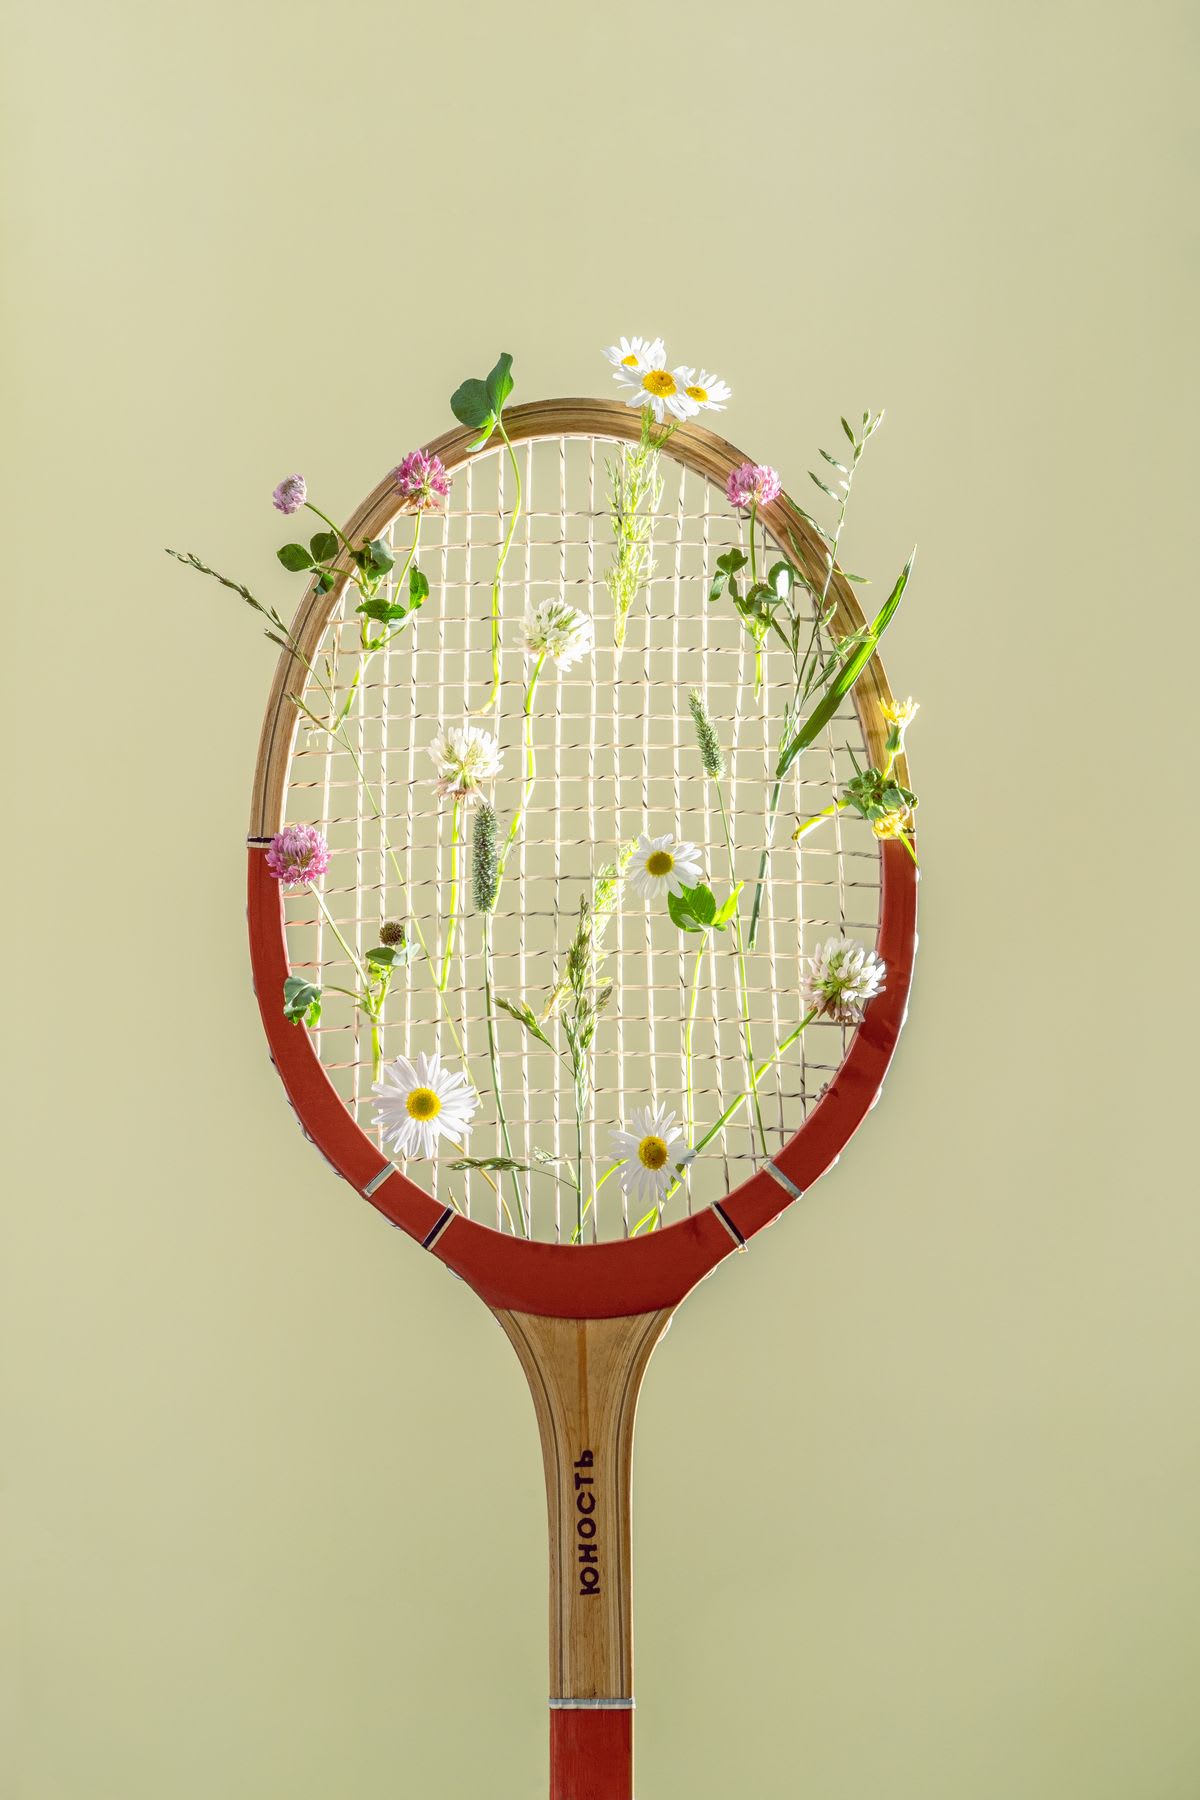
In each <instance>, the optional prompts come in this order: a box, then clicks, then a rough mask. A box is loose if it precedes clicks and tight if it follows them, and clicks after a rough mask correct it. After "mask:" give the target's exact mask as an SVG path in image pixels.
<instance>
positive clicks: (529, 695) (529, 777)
mask: <svg viewBox="0 0 1200 1800" xmlns="http://www.w3.org/2000/svg"><path fill="white" fill-rule="evenodd" d="M545 661H546V652H545V651H544V650H543V651H542V653H541V655H540V656H539V657H538V659H537V661H536V663H535V664H534V665H533V674H532V675H531V676H530V678H529V686H528V687H527V688H526V689H525V726H524V731H525V785H524V787H523V788H522V790H521V803H520V805H519V806H518V807H517V810H516V812H515V813H514V814H513V818H512V824H511V825H510V826H509V828H508V837H507V838H506V840H505V844H504V849H503V851H502V852H501V856H500V863H499V867H498V868H497V870H496V893H497V894H499V892H500V886H501V883H502V882H503V880H504V870H505V867H506V866H507V863H508V857H509V852H510V851H511V850H512V848H513V846H514V844H515V843H516V841H517V839H518V838H519V837H520V835H521V831H522V828H523V826H524V824H525V813H526V811H527V809H528V806H529V802H530V799H531V798H532V795H533V790H534V785H535V783H536V781H537V763H536V759H535V757H534V750H533V696H534V694H535V693H536V692H537V684H538V676H539V675H540V674H541V672H542V667H543V665H544V663H545Z"/></svg>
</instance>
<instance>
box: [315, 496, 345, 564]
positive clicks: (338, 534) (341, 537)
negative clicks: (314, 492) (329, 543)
mask: <svg viewBox="0 0 1200 1800" xmlns="http://www.w3.org/2000/svg"><path fill="white" fill-rule="evenodd" d="M304 504H305V506H306V507H307V508H308V510H309V512H310V513H316V515H317V517H318V519H323V520H324V522H325V524H326V525H328V527H329V529H330V531H332V533H333V535H334V537H335V538H336V539H337V540H338V543H339V544H340V545H341V546H342V549H343V550H345V551H347V552H348V553H352V546H351V543H350V539H349V538H348V537H347V536H346V534H345V532H344V531H343V530H342V528H341V526H340V525H335V524H334V522H333V520H332V519H331V518H330V517H329V515H328V514H327V513H323V512H322V511H321V509H320V507H319V506H314V505H313V503H312V501H311V500H306V501H305V502H304Z"/></svg>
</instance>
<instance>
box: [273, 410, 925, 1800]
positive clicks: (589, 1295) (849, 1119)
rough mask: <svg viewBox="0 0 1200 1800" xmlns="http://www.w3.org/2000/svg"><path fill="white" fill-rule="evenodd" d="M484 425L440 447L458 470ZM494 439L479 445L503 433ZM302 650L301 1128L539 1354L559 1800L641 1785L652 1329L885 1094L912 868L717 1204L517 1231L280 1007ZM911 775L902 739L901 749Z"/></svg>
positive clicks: (798, 526) (604, 426) (381, 522)
mask: <svg viewBox="0 0 1200 1800" xmlns="http://www.w3.org/2000/svg"><path fill="white" fill-rule="evenodd" d="M505 425H506V427H507V430H508V433H509V436H510V438H511V439H512V441H513V442H514V443H524V442H528V441H530V440H536V439H539V438H547V437H552V438H557V437H561V436H564V435H565V436H585V437H600V438H608V439H618V440H619V439H624V440H629V441H635V440H636V439H638V438H639V436H640V433H641V418H640V414H639V413H637V412H636V411H634V410H633V409H631V408H629V407H626V406H623V405H621V404H620V403H619V402H614V401H604V400H552V401H544V402H538V403H535V404H532V405H528V406H521V407H515V408H513V409H512V411H511V412H506V414H505ZM475 435H476V434H475V433H473V432H470V431H466V430H462V429H457V430H454V431H451V432H447V433H446V434H445V435H444V436H443V437H441V438H439V439H438V440H437V441H436V442H434V443H432V444H431V445H429V446H428V448H429V452H430V453H431V454H436V455H438V456H440V457H441V459H442V461H443V463H444V464H445V466H446V468H447V469H449V470H451V471H452V470H454V469H455V468H457V467H460V466H461V465H462V464H464V463H465V462H467V461H469V460H470V456H471V451H470V444H471V442H472V441H473V438H474V437H475ZM493 453H494V446H493V447H492V448H490V449H488V450H485V451H484V452H482V454H485V455H486V454H493ZM668 453H669V454H670V455H671V456H672V457H674V458H675V459H677V460H678V461H679V462H682V463H683V464H684V465H685V466H686V467H687V468H689V469H691V470H693V471H694V472H695V473H697V474H700V475H703V476H706V477H707V478H708V479H709V480H711V481H713V482H714V483H716V484H718V485H720V486H723V485H724V483H725V480H726V478H727V477H728V475H729V473H730V471H731V470H732V469H734V468H736V467H737V466H738V465H739V464H740V463H742V462H744V461H746V460H747V459H746V458H745V457H744V456H743V455H742V453H741V452H740V451H738V450H736V449H735V448H734V447H733V445H731V444H729V443H726V442H725V440H724V439H722V438H719V437H717V436H716V435H715V434H714V433H712V432H710V431H706V430H704V429H703V428H702V427H700V426H697V425H686V426H683V427H681V428H680V429H679V430H678V431H676V432H675V433H674V434H673V436H672V438H671V440H670V446H669V452H668ZM401 510H402V508H401V507H400V505H399V499H398V495H397V492H396V489H395V486H394V484H393V483H392V481H391V479H390V477H389V478H387V479H385V480H384V481H382V482H380V484H379V486H378V487H377V488H376V489H375V491H374V493H372V494H371V495H370V496H369V498H368V499H367V500H366V501H365V502H364V504H363V505H362V506H361V507H360V508H359V509H358V511H357V512H356V513H355V514H354V515H353V517H352V518H351V519H350V520H349V521H348V523H347V525H346V527H345V531H346V536H347V537H348V538H349V539H350V540H351V542H359V541H361V540H362V539H363V538H366V537H372V538H373V537H378V536H380V535H381V534H382V533H383V532H384V531H386V529H387V527H388V526H389V525H390V524H391V523H392V521H393V519H394V518H395V517H396V516H397V514H398V513H399V512H400V511H401ZM761 516H762V521H763V524H764V525H765V527H766V529H767V530H768V531H769V532H770V533H771V534H772V536H773V537H774V538H775V540H776V541H777V542H779V543H788V542H789V541H794V542H795V543H796V544H797V545H798V546H799V547H800V549H801V552H802V555H803V559H804V561H805V562H806V564H807V567H808V571H809V572H810V573H811V574H812V575H813V576H814V578H815V579H817V580H818V581H819V580H820V578H821V576H822V574H823V568H824V564H823V547H822V545H821V542H820V540H819V539H818V537H817V535H816V533H815V532H814V531H813V529H812V527H811V526H810V525H808V524H807V523H806V521H805V520H804V519H803V518H802V517H801V516H800V514H799V513H798V512H797V511H796V509H795V507H794V506H793V505H792V503H791V502H790V501H789V500H788V498H787V496H786V495H781V496H780V498H779V499H778V500H777V501H776V502H774V503H773V504H772V505H771V506H768V507H765V508H764V509H763V512H762V515H761ZM345 582H346V575H345V574H343V576H342V579H341V580H340V581H339V582H338V584H337V586H335V588H334V589H333V590H332V591H331V592H330V593H329V594H321V593H319V592H318V591H317V590H316V589H315V587H310V588H309V591H308V593H307V594H306V596H305V598H304V600H303V602H302V603H301V606H300V609H299V612H298V614H297V617H296V619H295V621H294V624H293V632H294V635H295V637H296V638H297V639H298V641H299V643H300V646H301V648H302V650H303V651H304V653H305V655H306V656H307V657H308V658H309V659H310V660H311V659H313V658H314V657H315V654H316V651H317V648H318V646H319V644H320V642H321V639H322V637H323V635H324V632H325V628H326V625H327V624H328V622H329V619H330V617H331V616H332V614H333V612H334V611H335V609H336V607H337V605H338V604H339V602H340V599H341V595H342V592H343V590H344V587H345ZM831 594H832V596H833V598H834V600H835V603H836V611H835V614H834V625H835V628H836V630H837V631H838V632H839V633H842V634H845V633H848V632H851V631H854V630H857V629H859V628H860V627H861V625H862V623H863V618H862V614H861V612H860V610H859V608H858V604H857V601H856V600H855V597H854V593H853V590H852V588H851V587H850V585H849V584H848V583H847V582H846V581H844V580H843V579H842V578H841V576H840V575H837V574H835V576H834V580H833V583H832V587H831ZM303 685H304V670H303V669H302V668H301V667H300V665H299V664H298V663H297V662H296V660H295V659H294V658H293V657H292V656H290V655H289V654H287V653H286V652H285V653H284V654H283V655H281V657H280V660H279V664H278V666H277V668H276V672H275V679H274V684H273V686H272V690H271V696H270V700H269V703H268V707H267V713H266V717H265V720H264V723H263V730H262V737H261V740H260V746H259V755H258V764H257V768H256V771H255V780H254V794H253V802H252V807H251V818H250V832H249V837H248V862H249V867H248V921H249V929H250V948H251V961H252V965H253V970H254V982H255V991H256V993H257V995H258V1000H259V1007H260V1011H261V1014H262V1020H263V1026H264V1029H265V1031H266V1034H267V1040H268V1043H269V1044H270V1047H271V1055H272V1060H273V1061H274V1063H275V1066H276V1069H277V1070H278V1072H279V1075H280V1078H281V1080H282V1081H283V1084H284V1087H285V1089H286V1091H287V1094H288V1097H289V1099H290V1100H291V1102H292V1105H293V1106H294V1108H295V1110H296V1112H297V1114H298V1115H299V1118H300V1120H301V1123H302V1125H303V1127H304V1130H305V1132H306V1133H307V1135H308V1136H309V1137H310V1138H311V1139H312V1141H313V1142H314V1143H315V1144H316V1145H317V1147H318V1148H319V1149H320V1150H321V1151H322V1153H323V1154H324V1155H325V1157H326V1158H327V1160H328V1161H329V1162H330V1163H331V1164H332V1165H333V1167H334V1168H335V1169H336V1170H337V1172H338V1174H339V1175H341V1176H342V1177H343V1178H344V1179H345V1180H347V1181H348V1182H350V1184H351V1186H352V1187H354V1188H355V1190H356V1191H357V1192H358V1193H360V1194H361V1195H363V1196H364V1197H365V1198H367V1199H369V1200H370V1201H371V1203H372V1205H374V1206H375V1207H377V1208H378V1210H379V1211H380V1212H382V1213H383V1214H384V1216H385V1217H386V1218H388V1219H389V1220H391V1222H392V1223H393V1224H394V1225H396V1226H398V1227H399V1228H400V1229H401V1230H403V1231H405V1232H406V1233H407V1234H408V1235H409V1236H410V1237H412V1238H414V1239H416V1241H417V1242H418V1243H420V1244H422V1245H423V1246H424V1248H425V1249H427V1250H429V1251H430V1252H431V1253H432V1254H433V1255H435V1256H437V1257H438V1258H439V1259H440V1260H441V1261H442V1262H444V1263H445V1264H446V1265H447V1267H448V1268H450V1269H452V1270H453V1271H454V1272H455V1273H456V1274H457V1275H459V1276H461V1277H462V1278H463V1279H464V1280H465V1281H467V1282H468V1283H469V1284H470V1285H471V1287H473V1288H474V1290H475V1291H476V1293H477V1294H479V1296H480V1297H481V1299H483V1300H484V1301H485V1302H486V1304H487V1305H488V1306H489V1307H490V1308H491V1310H492V1312H493V1313H494V1315H495V1317H496V1318H497V1319H498V1321H499V1323H500V1325H501V1326H502V1327H503V1329H504V1331H505V1333H506V1334H507V1336H508V1338H509V1340H510V1342H511V1343H512V1344H513V1346H514V1348H515V1350H516V1352H517V1355H518V1357H519V1359H520V1362H521V1366H522V1368H523V1369H524V1371H525V1375H526V1379H527V1380H528V1383H529V1387H530V1392H531V1394H532V1396H533V1402H534V1407H535V1411H536V1414H537V1421H538V1429H539V1433H540V1436H541V1443H542V1453H543V1460H544V1465H545V1475H546V1493H547V1505H548V1513H549V1532H550V1800H633V1692H634V1690H633V1631H632V1462H633V1428H634V1415H635V1412H636V1408H637V1400H638V1394H639V1392H640V1389H641V1383H642V1379H643V1376H644V1375H645V1371H646V1367H647V1364H648V1363H649V1360H650V1357H651V1355H652V1353H653V1351H654V1347H655V1345H656V1344H657V1343H658V1342H659V1340H660V1339H661V1337H662V1335H663V1333H664V1332H665V1331H666V1329H667V1327H668V1325H669V1324H670V1321H671V1317H672V1314H673V1313H674V1311H675V1309H676V1308H677V1307H678V1306H679V1305H680V1303H681V1302H682V1301H683V1300H684V1298H685V1297H686V1296H687V1294H688V1293H690V1292H691V1290H692V1288H693V1287H694V1286H695V1285H696V1284H697V1282H699V1281H701V1280H703V1279H704V1277H705V1276H707V1275H709V1274H710V1273H711V1272H712V1271H713V1270H714V1269H715V1268H716V1267H717V1265H718V1264H719V1263H721V1262H723V1261H724V1260H725V1258H726V1257H727V1256H730V1255H732V1254H733V1253H734V1251H736V1250H739V1249H743V1248H744V1247H745V1245H746V1243H747V1241H748V1240H749V1239H750V1238H751V1237H753V1236H754V1234H755V1233H756V1232H758V1231H760V1230H762V1229H763V1228H764V1227H765V1226H767V1225H770V1224H772V1223H773V1222H774V1221H775V1220H776V1219H777V1218H778V1217H779V1215H780V1214H781V1213H782V1212H783V1211H784V1209H785V1208H786V1207H787V1206H788V1205H790V1203H791V1202H792V1200H794V1199H797V1198H799V1196H800V1195H801V1194H802V1193H803V1192H805V1191H806V1190H807V1189H808V1188H809V1187H810V1186H811V1185H812V1183H813V1182H814V1181H815V1180H817V1178H818V1177H819V1176H820V1175H822V1174H823V1173H824V1172H825V1170H826V1169H828V1168H829V1167H830V1166H831V1165H832V1164H833V1163H835V1162H836V1161H837V1159H838V1157H839V1155H840V1154H841V1151H842V1149H843V1148H844V1146H845V1144H846V1143H847V1142H848V1140H849V1138H850V1137H851V1136H852V1134H853V1132H854V1131H855V1130H856V1129H857V1127H858V1125H859V1124H860V1122H861V1120H862V1119H863V1117H864V1116H865V1114H866V1113H867V1111H868V1110H869V1109H870V1107H871V1106H873V1105H874V1103H875V1101H876V1099H877V1098H878V1095H879V1091H880V1087H881V1084H882V1082H883V1078H884V1075H885V1074H886V1072H887V1068H888V1064H889V1063H890V1061H891V1057H892V1053H893V1051H894V1049H895V1045H896V1040H897V1038H898V1036H899V1032H900V1028H901V1026H902V1024H903V1022H904V1018H905V1015H906V1011H907V1005H908V993H909V988H910V985H911V979H912V966H913V957H914V953H915V949H916V895H917V871H916V869H915V867H914V865H913V863H912V861H911V859H910V857H909V855H908V853H907V851H906V850H905V848H904V846H903V845H902V844H899V843H896V842H894V841H893V842H881V843H880V846H879V851H880V864H881V890H880V918H879V930H878V936H877V945H876V947H877V949H878V951H879V954H880V956H881V957H882V958H883V960H884V961H885V962H886V964H887V970H888V973H887V986H886V988H885V990H884V992H883V993H882V994H881V995H880V996H879V997H878V998H877V999H875V1000H873V1001H872V1003H871V1005H870V1007H869V1008H868V1009H867V1014H866V1018H865V1020H864V1023H863V1024H862V1025H861V1026H860V1027H859V1028H858V1030H857V1031H856V1032H855V1034H854V1038H853V1040H852V1042H851V1045H850V1048H849V1051H848V1052H847V1055H846V1058H845V1060H844V1061H843V1063H842V1066H841V1068H840V1069H839V1071H838V1073H837V1075H836V1076H835V1077H834V1079H833V1081H832V1082H831V1084H830V1086H829V1087H828V1089H827V1090H826V1092H825V1093H824V1094H823V1095H822V1097H821V1099H820V1100H819V1102H818V1103H817V1105H816V1106H815V1107H814V1108H813V1109H812V1111H811V1112H810V1114H809V1116H808V1117H807V1118H806V1120H805V1122H804V1124H803V1125H802V1126H801V1128H800V1130H799V1131H798V1132H797V1133H796V1135H795V1136H794V1137H793V1138H792V1139H791V1140H790V1141H789V1143H788V1144H786V1145H785V1146H784V1148H783V1149H782V1150H781V1151H779V1152H778V1154H777V1155H776V1156H775V1157H774V1158H773V1159H772V1161H771V1162H769V1163H767V1164H766V1165H764V1166H763V1167H762V1168H760V1169H759V1170H758V1171H756V1173H755V1174H754V1175H752V1176H751V1177H750V1179H749V1180H747V1181H745V1182H743V1183H742V1185H741V1186H740V1187H738V1188H737V1189H736V1190H735V1191H734V1192H733V1193H732V1194H731V1195H729V1197H728V1198H727V1199H726V1200H724V1201H722V1202H721V1203H720V1204H719V1205H714V1206H709V1207H705V1208H703V1209H702V1210H701V1211H699V1212H697V1213H694V1214H692V1215H690V1216H689V1217H687V1218H685V1219H681V1220H678V1221H677V1222H676V1223H675V1224H672V1225H669V1226H666V1227H665V1228H663V1229H662V1230H659V1231H656V1232H654V1233H652V1234H650V1235H648V1236H646V1237H643V1238H639V1239H637V1240H636V1241H633V1240H629V1239H626V1240H624V1241H618V1242H612V1243H597V1244H581V1245H568V1244H551V1243H540V1242H534V1241H530V1240H526V1239H521V1238H516V1237H512V1236H509V1235H507V1234H503V1233H501V1232H498V1231H495V1230H493V1229H491V1228H490V1227H488V1226H485V1225H481V1224H479V1223H478V1222H477V1221H474V1220H470V1219H467V1218H464V1217H462V1216H461V1215H459V1214H455V1213H453V1212H452V1211H451V1210H450V1209H449V1208H448V1207H443V1206H442V1205H441V1204H440V1203H439V1202H438V1201H437V1200H436V1199H434V1198H433V1196H432V1195H430V1194H428V1193H426V1192H425V1190H424V1189H423V1188H420V1187H418V1186H417V1185H416V1184H415V1183H414V1182H412V1181H410V1180H409V1179H408V1177H407V1176H406V1175H405V1174H404V1173H403V1171H402V1170H400V1169H398V1168H396V1167H395V1165H394V1164H392V1163H391V1162H388V1161H386V1160H384V1158H383V1154H382V1152H381V1151H380V1149H379V1147H378V1145H377V1144H376V1143H374V1142H373V1140H372V1139H371V1138H369V1137H368V1136H367V1135H366V1133H365V1132H363V1131H362V1130H360V1128H359V1127H358V1125H357V1124H356V1123H355V1122H354V1120H353V1119H352V1118H351V1117H350V1114H349V1112H348V1111H347V1109H346V1107H345V1105H344V1104H343V1102H342V1100H341V1098H340V1097H339V1095H338V1094H337V1092H336V1090H335V1088H334V1087H333V1084H332V1082H331V1081H330V1079H329V1076H328V1075H327V1074H326V1072H325V1070H324V1068H323V1067H322V1065H321V1063H320V1060H319V1058H318V1056H317V1054H316V1051H315V1049H314V1047H313V1043H312V1040H311V1038H310V1037H309V1035H308V1033H307V1032H306V1031H304V1030H302V1029H297V1028H296V1027H295V1026H293V1025H291V1024H289V1023H288V1022H287V1021H286V1020H285V1019H284V1016H283V1007H282V998H281V997H282V992H283V982H284V979H285V977H286V975H287V974H288V961H287V945H286V938H285V929H284V916H283V904H282V897H281V894H280V889H279V884H278V883H277V882H276V881H274V880H273V879H272V878H271V877H270V875H269V874H268V873H267V870H266V859H265V850H266V846H267V845H268V844H269V842H270V840H271V838H272V836H273V835H274V834H275V832H277V831H278V830H279V829H280V828H281V827H282V825H283V823H284V816H283V809H284V804H285V801H286V797H287V786H288V771H289V767H290V763H291V756H292V749H293V745H294V742H295V737H296V730H297V722H298V717H299V715H298V713H297V709H296V707H295V705H294V704H293V698H292V697H293V696H294V695H298V694H299V693H300V692H301V691H302V689H303ZM890 697H891V695H890V690H889V688H888V686H887V681H886V677H885V675H884V672H883V669H882V667H881V665H880V662H879V659H878V657H875V658H873V659H872V661H871V663H870V664H869V665H868V667H867V669H866V670H865V672H864V674H863V675H862V677H861V678H860V680H859V682H858V685H857V687H856V688H855V690H854V699H855V705H856V708H857V711H858V716H859V721H860V724H861V727H862V731H863V736H864V739H865V741H866V745H867V749H868V753H869V754H870V757H871V760H872V761H873V762H874V763H875V764H876V766H879V765H880V764H881V762H882V760H883V756H884V735H885V733H884V725H883V719H882V715H881V712H880V702H881V701H883V700H886V699H889V698H890ZM897 774H898V778H899V779H900V780H901V781H906V780H907V771H906V768H905V766H904V762H903V759H902V758H901V759H899V760H898V763H897Z"/></svg>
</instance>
